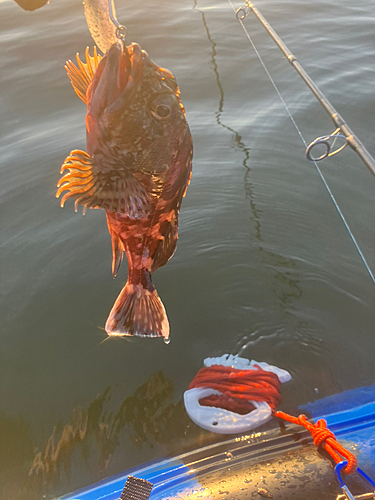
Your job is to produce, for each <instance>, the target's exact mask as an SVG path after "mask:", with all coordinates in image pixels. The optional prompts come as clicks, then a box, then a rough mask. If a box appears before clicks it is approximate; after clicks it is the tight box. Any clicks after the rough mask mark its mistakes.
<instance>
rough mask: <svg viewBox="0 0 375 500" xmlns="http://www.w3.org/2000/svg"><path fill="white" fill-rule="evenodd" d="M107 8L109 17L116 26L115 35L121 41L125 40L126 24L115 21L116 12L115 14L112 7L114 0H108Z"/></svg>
mask: <svg viewBox="0 0 375 500" xmlns="http://www.w3.org/2000/svg"><path fill="white" fill-rule="evenodd" d="M108 10H109V17H110V19H111V21H112V22H113V24H114V25H115V26H116V36H117V38H119V39H120V40H122V41H123V42H125V38H126V35H127V32H128V30H127V29H126V26H124V25H123V24H120V23H119V22H118V21H117V18H116V14H115V9H114V0H108Z"/></svg>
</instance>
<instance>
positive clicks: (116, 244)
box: [111, 233, 125, 278]
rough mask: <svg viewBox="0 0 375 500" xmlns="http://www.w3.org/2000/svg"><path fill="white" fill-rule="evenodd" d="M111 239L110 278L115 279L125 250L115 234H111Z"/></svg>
mask: <svg viewBox="0 0 375 500" xmlns="http://www.w3.org/2000/svg"><path fill="white" fill-rule="evenodd" d="M111 238H112V276H113V277H114V278H116V276H117V273H118V270H119V268H120V265H121V262H122V259H123V256H124V250H125V249H124V246H123V244H122V242H121V240H120V238H119V237H118V236H117V235H116V234H114V233H112V234H111Z"/></svg>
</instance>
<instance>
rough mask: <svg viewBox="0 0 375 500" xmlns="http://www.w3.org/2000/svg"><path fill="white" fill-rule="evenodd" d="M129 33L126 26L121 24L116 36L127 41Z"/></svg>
mask: <svg viewBox="0 0 375 500" xmlns="http://www.w3.org/2000/svg"><path fill="white" fill-rule="evenodd" d="M127 32H128V30H127V29H126V26H124V25H123V24H120V25H119V26H117V28H116V36H117V38H120V39H121V40H125V38H126V34H127Z"/></svg>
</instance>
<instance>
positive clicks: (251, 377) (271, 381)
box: [189, 365, 357, 474]
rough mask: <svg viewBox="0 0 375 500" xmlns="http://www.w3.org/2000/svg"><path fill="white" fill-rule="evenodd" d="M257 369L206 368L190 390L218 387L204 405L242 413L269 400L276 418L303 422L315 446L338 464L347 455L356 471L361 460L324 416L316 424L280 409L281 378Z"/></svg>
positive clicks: (351, 469) (348, 469) (348, 470)
mask: <svg viewBox="0 0 375 500" xmlns="http://www.w3.org/2000/svg"><path fill="white" fill-rule="evenodd" d="M256 368H257V369H256V370H239V369H236V368H232V367H231V366H222V365H212V366H210V367H205V368H202V369H201V370H199V372H198V373H197V374H196V376H195V377H194V379H193V380H192V382H191V383H190V386H189V389H193V388H194V387H209V388H211V389H216V390H218V391H220V392H221V393H222V394H220V395H211V396H208V397H206V398H202V399H201V400H200V401H199V403H200V404H201V405H203V406H215V407H218V408H224V409H226V410H229V411H233V412H235V413H240V414H246V413H249V412H250V411H251V410H252V409H254V407H253V406H252V405H251V403H250V401H265V402H266V403H268V404H269V406H270V407H271V409H272V410H273V413H274V415H275V417H278V418H282V419H284V420H286V421H287V422H291V423H293V424H298V425H302V426H303V427H305V429H307V430H308V431H310V433H311V436H312V437H313V439H314V444H315V446H317V447H318V448H319V446H321V447H322V448H323V449H324V450H325V451H326V452H327V453H329V455H330V456H331V457H332V458H333V460H334V461H335V462H336V463H339V462H341V461H342V457H344V458H345V459H346V460H347V462H348V465H347V466H346V467H345V469H344V473H345V474H352V473H353V472H355V471H356V469H357V459H356V458H355V456H354V455H353V454H352V453H350V451H348V450H346V449H345V448H344V447H343V446H341V444H339V443H338V442H337V441H336V437H335V435H334V434H333V432H331V431H330V430H329V429H327V423H326V421H325V420H323V419H320V420H318V421H317V422H316V424H314V423H311V422H309V421H308V420H307V417H306V416H305V415H300V416H299V417H293V416H291V415H288V414H287V413H284V412H282V411H276V408H277V406H278V405H279V404H280V402H281V394H280V385H281V384H280V381H279V378H278V377H277V375H275V374H274V373H272V372H267V371H265V370H262V369H261V368H260V367H259V366H256ZM340 455H341V456H340Z"/></svg>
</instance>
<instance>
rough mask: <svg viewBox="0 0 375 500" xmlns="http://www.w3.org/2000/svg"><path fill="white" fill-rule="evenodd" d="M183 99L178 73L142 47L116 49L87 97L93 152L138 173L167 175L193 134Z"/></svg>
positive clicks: (89, 143)
mask: <svg viewBox="0 0 375 500" xmlns="http://www.w3.org/2000/svg"><path fill="white" fill-rule="evenodd" d="M179 94H180V92H179V88H178V85H177V83H176V80H175V78H174V76H173V74H172V73H171V72H170V71H169V70H167V69H164V68H161V67H160V66H158V65H157V64H155V63H154V62H153V61H152V60H151V58H150V57H149V56H148V54H147V53H146V52H145V51H144V50H142V49H141V47H140V46H139V45H138V44H136V43H133V44H131V45H130V46H128V47H125V46H124V45H122V44H121V43H115V44H113V45H112V46H111V48H110V49H109V51H108V52H107V53H106V55H105V56H104V57H103V59H102V60H101V61H100V63H99V65H98V68H97V70H96V73H95V75H94V78H93V80H92V82H91V84H90V86H89V88H88V90H87V94H86V97H87V106H88V111H87V116H86V126H87V150H88V153H89V154H92V155H97V157H102V158H107V159H108V157H111V158H112V160H115V161H116V164H117V166H118V168H120V166H121V165H122V164H124V166H125V168H127V169H129V170H130V171H134V172H137V171H144V172H164V171H166V170H168V168H169V166H170V165H171V163H172V162H173V158H175V157H176V155H177V151H178V149H179V147H180V145H181V143H182V141H183V139H184V137H185V135H186V133H189V134H190V132H189V128H188V125H187V122H186V119H185V110H184V107H183V105H182V103H181V100H180V97H179ZM112 163H113V161H112Z"/></svg>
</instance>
